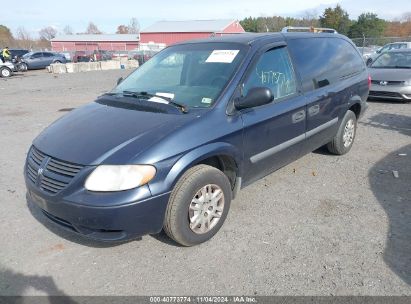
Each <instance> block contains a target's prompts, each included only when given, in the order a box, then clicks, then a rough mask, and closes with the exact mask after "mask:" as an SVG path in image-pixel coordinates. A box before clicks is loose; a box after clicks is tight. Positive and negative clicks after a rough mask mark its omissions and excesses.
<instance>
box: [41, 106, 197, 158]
mask: <svg viewBox="0 0 411 304" xmlns="http://www.w3.org/2000/svg"><path fill="white" fill-rule="evenodd" d="M115 103H117V104H119V105H120V106H121V105H122V104H123V103H122V102H119V101H116V102H115ZM133 103H134V104H135V103H136V101H135V100H133ZM159 106H160V107H161V106H165V107H168V108H170V106H168V105H160V104H159ZM157 110H158V109H157ZM195 117H196V115H194V113H193V114H190V113H189V114H180V113H178V112H177V113H173V114H170V113H167V111H165V112H164V111H163V113H161V112H160V111H157V112H153V111H147V108H145V110H144V111H142V110H141V109H140V110H139V109H135V108H133V107H130V106H128V107H127V106H126V107H124V104H123V105H122V106H121V107H117V106H112V105H107V103H101V102H99V100H97V101H96V102H93V103H91V104H88V105H85V106H83V107H81V108H78V109H76V110H73V111H72V112H70V113H68V114H67V115H65V116H63V117H62V118H60V119H58V120H57V121H55V122H54V123H53V124H51V125H50V126H49V127H47V128H46V129H45V130H44V131H43V132H42V133H41V134H40V135H39V136H38V137H37V138H36V139H35V140H34V142H33V144H34V146H35V147H36V148H37V149H39V150H40V151H42V152H43V153H45V154H47V155H50V156H53V157H55V158H58V159H61V160H64V161H68V162H72V163H76V164H81V165H97V164H101V163H112V164H118V163H122V162H123V163H127V161H130V159H131V158H133V157H135V156H136V155H138V154H139V153H141V152H143V151H145V150H146V149H148V148H149V147H150V146H151V145H153V144H154V143H156V142H158V141H160V140H161V139H162V138H163V137H165V136H167V135H168V134H170V133H171V132H173V131H175V130H176V129H178V128H180V127H181V126H182V125H184V124H186V123H187V122H188V121H190V120H192V119H194V118H195ZM131 145H132V151H127V147H128V146H131ZM128 150H131V149H128ZM116 154H121V157H117V159H116V157H115V155H116ZM125 158H129V159H125Z"/></svg>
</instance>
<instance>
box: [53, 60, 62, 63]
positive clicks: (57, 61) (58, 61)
mask: <svg viewBox="0 0 411 304" xmlns="http://www.w3.org/2000/svg"><path fill="white" fill-rule="evenodd" d="M53 63H61V61H60V60H56V61H54V62H53Z"/></svg>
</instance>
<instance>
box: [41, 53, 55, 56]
mask: <svg viewBox="0 0 411 304" xmlns="http://www.w3.org/2000/svg"><path fill="white" fill-rule="evenodd" d="M43 56H44V57H53V54H52V53H43Z"/></svg>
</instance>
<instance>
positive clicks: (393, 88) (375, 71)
mask: <svg viewBox="0 0 411 304" xmlns="http://www.w3.org/2000/svg"><path fill="white" fill-rule="evenodd" d="M369 71H370V75H371V79H372V80H371V89H370V94H369V98H371V99H391V100H403V101H411V49H403V50H394V51H389V52H386V53H384V54H381V55H380V56H379V57H377V59H375V61H374V62H373V63H372V64H371V66H370V67H369Z"/></svg>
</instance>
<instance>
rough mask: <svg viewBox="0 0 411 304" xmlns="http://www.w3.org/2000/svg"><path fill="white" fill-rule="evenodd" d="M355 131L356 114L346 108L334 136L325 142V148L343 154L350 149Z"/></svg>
mask: <svg viewBox="0 0 411 304" xmlns="http://www.w3.org/2000/svg"><path fill="white" fill-rule="evenodd" d="M356 133H357V116H355V114H354V112H353V111H351V110H348V111H347V113H345V116H344V118H343V120H342V122H341V124H340V127H339V128H338V132H337V134H336V135H335V137H334V138H333V139H332V140H331V141H330V142H329V143H328V144H327V149H328V151H330V152H331V153H333V154H336V155H343V154H346V153H348V151H350V150H351V147H352V145H353V143H354V138H355V135H356Z"/></svg>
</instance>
